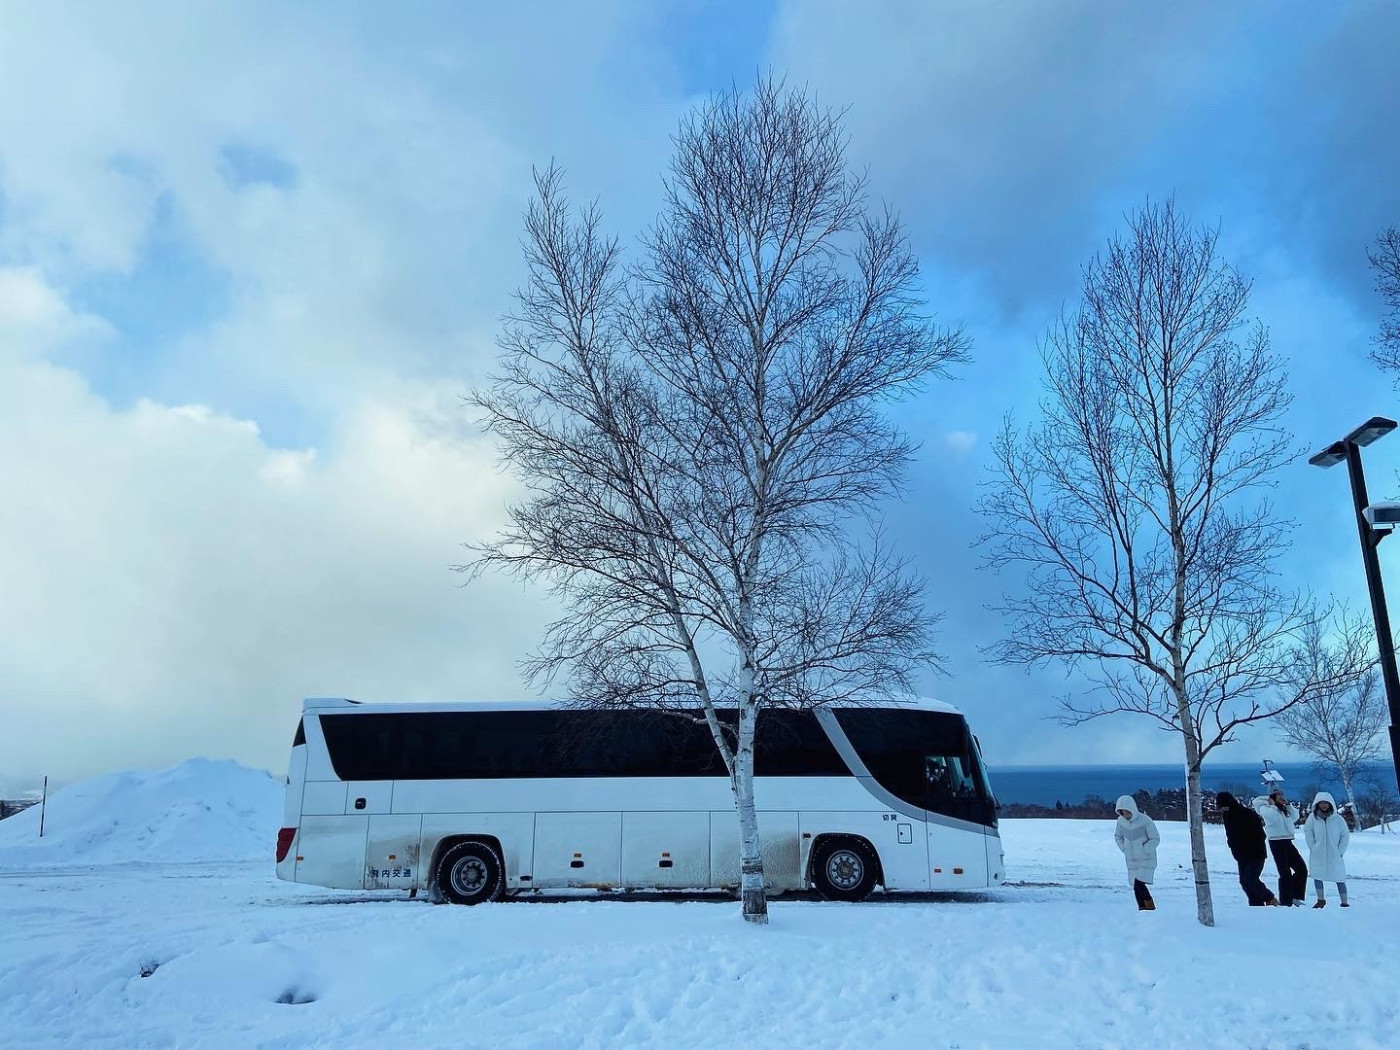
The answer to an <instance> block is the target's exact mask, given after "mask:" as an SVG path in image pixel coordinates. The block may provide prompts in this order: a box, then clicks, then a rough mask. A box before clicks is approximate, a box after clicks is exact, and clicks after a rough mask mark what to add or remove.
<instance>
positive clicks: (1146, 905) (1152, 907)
mask: <svg viewBox="0 0 1400 1050" xmlns="http://www.w3.org/2000/svg"><path fill="white" fill-rule="evenodd" d="M1156 910H1157V902H1156V901H1154V900H1145V901H1143V902H1142V903H1141V904H1139V905H1138V911H1156Z"/></svg>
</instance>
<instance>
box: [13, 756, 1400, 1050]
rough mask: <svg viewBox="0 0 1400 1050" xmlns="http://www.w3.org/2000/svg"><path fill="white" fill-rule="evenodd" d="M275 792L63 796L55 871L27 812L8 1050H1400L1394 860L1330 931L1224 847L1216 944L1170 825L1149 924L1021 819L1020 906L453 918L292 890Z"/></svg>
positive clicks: (17, 864) (1358, 855)
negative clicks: (1267, 903) (1279, 904)
mask: <svg viewBox="0 0 1400 1050" xmlns="http://www.w3.org/2000/svg"><path fill="white" fill-rule="evenodd" d="M162 778H163V779H162ZM267 783H268V778H267V776H266V774H263V773H258V772H255V771H252V770H245V769H241V768H240V767H236V766H231V765H230V764H227V763H187V764H186V765H184V766H180V767H177V768H176V769H174V770H170V771H166V772H164V773H159V774H123V775H121V776H119V777H115V778H104V780H103V781H102V782H92V783H90V784H88V785H77V786H75V787H74V788H70V789H68V791H67V792H65V793H60V794H59V795H57V796H55V798H53V799H51V800H50V809H49V830H48V831H46V834H45V840H44V845H43V846H42V847H39V846H37V845H35V844H33V835H34V834H35V833H36V832H37V819H38V815H37V813H33V811H27V812H26V813H24V814H21V815H20V816H18V817H14V818H11V819H10V820H7V821H4V822H0V1046H4V1047H7V1048H8V1047H16V1048H19V1047H25V1048H41V1047H42V1048H48V1047H74V1048H79V1047H81V1048H108V1047H111V1048H122V1050H129V1048H137V1047H209V1048H224V1047H228V1048H264V1047H266V1048H273V1047H307V1046H318V1047H327V1048H331V1047H334V1048H342V1047H343V1048H351V1047H376V1048H377V1047H413V1048H415V1050H423V1048H434V1047H454V1048H455V1047H540V1048H551V1050H553V1048H561V1047H609V1048H611V1047H668V1048H673V1050H674V1048H684V1047H709V1046H716V1047H719V1046H723V1047H727V1048H731V1050H732V1048H734V1047H767V1046H779V1045H781V1046H784V1047H793V1046H801V1047H804V1048H810V1047H828V1046H833V1047H834V1046H842V1047H844V1046H849V1047H962V1048H972V1047H984V1046H986V1047H1016V1048H1027V1047H1124V1048H1142V1047H1178V1046H1179V1047H1231V1048H1244V1047H1277V1048H1302V1047H1311V1048H1322V1047H1328V1048H1331V1047H1390V1046H1395V1045H1397V1044H1400V1012H1398V1011H1397V1003H1400V996H1397V994H1396V991H1395V988H1394V985H1393V981H1392V978H1391V972H1390V971H1391V969H1392V967H1391V964H1390V960H1392V959H1393V958H1394V957H1395V952H1394V947H1393V946H1394V945H1395V944H1396V943H1397V939H1400V908H1397V904H1400V837H1396V836H1389V835H1387V836H1381V835H1378V834H1374V833H1367V834H1364V835H1359V836H1356V837H1354V838H1353V840H1352V848H1351V851H1350V852H1349V853H1348V855H1347V860H1348V863H1349V866H1350V869H1351V871H1352V873H1353V874H1352V877H1351V880H1350V888H1351V895H1352V900H1353V906H1352V908H1351V909H1350V910H1348V911H1343V910H1341V909H1340V908H1338V907H1337V901H1336V899H1335V895H1333V899H1332V900H1331V902H1330V905H1329V907H1328V908H1327V909H1325V910H1324V911H1321V912H1317V911H1313V910H1311V909H1308V910H1302V909H1292V910H1283V909H1274V908H1269V909H1250V908H1248V907H1246V905H1245V901H1244V896H1243V894H1242V893H1241V892H1240V890H1239V888H1238V886H1237V885H1236V883H1235V881H1234V877H1233V871H1232V869H1231V867H1230V865H1229V861H1228V855H1227V854H1226V852H1225V849H1224V843H1223V841H1222V840H1221V837H1220V835H1219V831H1218V829H1214V828H1212V829H1209V832H1210V841H1209V846H1210V850H1211V856H1212V877H1213V880H1214V884H1215V893H1216V908H1217V920H1218V925H1217V927H1216V928H1215V929H1204V928H1202V927H1200V926H1199V925H1197V923H1196V921H1195V909H1194V903H1193V899H1192V892H1191V887H1190V883H1189V880H1188V867H1187V864H1186V859H1187V849H1186V836H1185V829H1184V827H1183V826H1181V825H1176V824H1163V825H1161V830H1162V847H1161V857H1162V861H1163V863H1162V867H1161V868H1160V869H1159V872H1158V884H1157V887H1156V895H1157V899H1158V903H1159V910H1158V911H1156V912H1153V913H1139V912H1137V911H1136V910H1134V907H1133V903H1132V895H1131V892H1130V891H1129V889H1128V887H1127V886H1126V884H1125V879H1124V877H1123V875H1122V867H1121V863H1120V861H1119V856H1118V853H1117V850H1116V849H1115V848H1114V846H1113V842H1112V824H1110V823H1108V822H1102V823H1100V822H1079V821H1004V822H1003V826H1002V830H1003V836H1004V838H1005V840H1006V855H1007V864H1008V877H1009V878H1010V879H1012V880H1013V882H1014V883H1016V884H1014V885H1010V886H1007V887H1006V888H1004V889H999V890H996V891H990V892H987V893H985V894H980V895H976V896H964V897H958V896H954V895H948V896H945V897H940V898H938V899H934V900H899V901H889V900H885V901H876V902H871V903H866V904H862V905H839V904H827V903H822V902H819V901H814V900H777V901H775V902H774V903H773V906H772V924H771V925H770V926H769V927H768V928H767V929H750V928H746V927H744V926H743V924H742V923H741V922H740V921H739V918H738V906H737V905H736V904H734V903H732V902H727V901H711V900H688V901H683V902H675V901H669V900H667V901H617V900H565V901H554V902H547V903H540V902H529V903H526V902H523V901H515V902H507V903H503V904H497V905H486V906H482V907H478V908H454V907H446V906H444V907H434V906H432V905H430V904H426V903H422V902H418V901H407V900H404V899H402V896H401V895H400V896H395V895H390V896H387V897H379V896H376V895H373V894H353V893H336V892H332V891H319V890H316V889H313V888H309V887H301V886H292V885H287V884H284V883H279V882H277V881H276V880H275V879H274V878H273V876H272V872H271V858H270V853H271V850H272V842H273V838H274V836H275V827H276V824H277V823H278V814H279V813H280V808H279V802H278V796H279V794H280V791H279V790H278V785H277V784H275V783H273V784H272V788H273V789H274V790H272V791H268V789H267ZM104 798H105V800H106V801H105V803H104V802H103V799H104ZM84 799H85V800H86V801H83V800H84ZM50 836H52V838H51V837H50ZM182 843H183V844H185V845H184V846H182ZM190 844H193V848H191V847H190ZM199 851H203V854H202V855H201V853H200V852H199ZM210 858H218V859H210ZM1271 876H1272V870H1270V871H1269V872H1268V873H1267V875H1266V877H1271ZM143 973H145V974H148V976H144V977H143V976H142V974H143Z"/></svg>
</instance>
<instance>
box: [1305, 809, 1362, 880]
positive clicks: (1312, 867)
mask: <svg viewBox="0 0 1400 1050" xmlns="http://www.w3.org/2000/svg"><path fill="white" fill-rule="evenodd" d="M1319 802H1328V803H1331V806H1332V812H1331V814H1329V815H1328V816H1326V817H1322V816H1319V815H1318V812H1317V804H1318V803H1319ZM1303 838H1305V839H1307V842H1308V872H1309V873H1310V874H1311V875H1312V877H1313V878H1315V879H1320V880H1321V881H1323V882H1346V880H1347V866H1346V862H1345V861H1344V860H1343V859H1342V857H1343V855H1344V854H1345V853H1346V851H1347V843H1349V842H1350V841H1351V832H1350V831H1348V830H1347V822H1346V820H1345V818H1343V817H1342V815H1341V814H1340V813H1338V812H1337V803H1336V800H1335V799H1333V798H1332V796H1331V795H1330V794H1329V793H1328V792H1326V791H1319V792H1318V793H1317V796H1316V797H1315V798H1314V799H1313V808H1312V812H1311V813H1310V814H1308V822H1307V823H1306V824H1304V825H1303Z"/></svg>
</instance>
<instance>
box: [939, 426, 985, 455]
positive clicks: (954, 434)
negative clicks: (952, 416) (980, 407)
mask: <svg viewBox="0 0 1400 1050" xmlns="http://www.w3.org/2000/svg"><path fill="white" fill-rule="evenodd" d="M943 440H944V441H945V442H946V443H947V445H948V448H949V449H951V450H952V451H953V452H956V453H957V454H958V455H961V456H965V455H967V454H968V453H970V452H971V451H972V450H973V449H974V448H976V447H977V434H976V432H975V431H971V430H950V431H949V432H948V433H946V434H944V435H943Z"/></svg>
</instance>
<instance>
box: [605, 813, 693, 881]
mask: <svg viewBox="0 0 1400 1050" xmlns="http://www.w3.org/2000/svg"><path fill="white" fill-rule="evenodd" d="M622 884H623V885H624V886H627V887H635V888H639V889H645V888H646V887H649V886H655V887H658V888H661V889H677V890H689V889H704V888H705V887H707V886H709V885H710V814H709V813H708V812H704V811H701V812H698V813H624V814H623V815H622Z"/></svg>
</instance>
